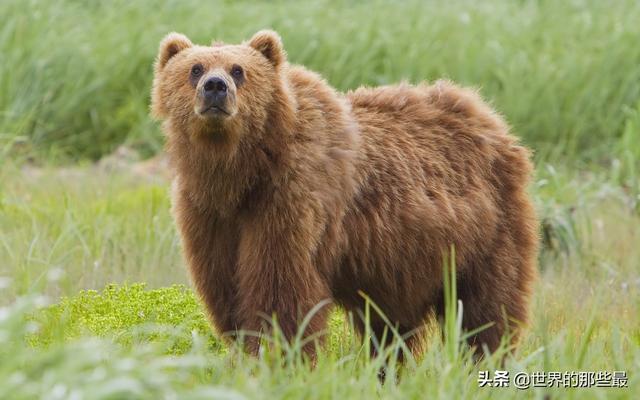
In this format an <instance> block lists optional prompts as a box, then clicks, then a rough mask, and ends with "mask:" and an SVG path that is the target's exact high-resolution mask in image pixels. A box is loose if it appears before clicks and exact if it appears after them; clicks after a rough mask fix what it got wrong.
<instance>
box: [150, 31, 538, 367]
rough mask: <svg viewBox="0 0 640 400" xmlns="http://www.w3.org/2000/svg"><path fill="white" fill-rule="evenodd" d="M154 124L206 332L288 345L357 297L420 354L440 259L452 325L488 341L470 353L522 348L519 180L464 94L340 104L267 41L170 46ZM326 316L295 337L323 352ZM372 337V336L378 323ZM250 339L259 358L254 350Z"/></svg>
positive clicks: (511, 158)
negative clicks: (272, 338)
mask: <svg viewBox="0 0 640 400" xmlns="http://www.w3.org/2000/svg"><path fill="white" fill-rule="evenodd" d="M152 112H153V114H154V115H155V116H156V117H157V118H159V119H161V120H163V121H164V131H165V132H166V136H167V144H166V149H167V152H168V155H169V158H170V163H171V165H172V167H173V169H174V174H175V177H174V182H173V194H172V201H173V213H174V216H175V220H176V222H177V225H178V228H179V232H180V235H181V238H182V243H183V247H184V252H185V255H186V261H187V264H188V266H189V269H190V272H191V276H192V280H193V283H194V285H195V287H196V289H197V291H198V293H199V295H200V296H201V298H202V300H203V302H204V303H205V305H206V308H207V310H208V313H209V316H210V318H211V320H212V322H213V323H214V325H215V326H216V327H217V328H218V330H219V331H221V332H238V331H250V332H264V331H265V329H269V325H268V324H267V323H266V322H265V321H271V318H272V317H275V318H276V320H277V323H278V324H279V327H280V329H281V332H282V333H283V335H284V336H285V337H286V338H287V339H292V338H293V337H294V336H295V335H296V334H297V333H298V330H299V326H300V323H301V321H302V319H303V318H304V317H305V315H307V313H309V312H310V310H312V309H313V308H314V306H316V305H318V304H319V303H322V302H323V300H326V299H329V300H330V302H331V303H333V304H336V305H339V306H342V307H344V308H345V309H346V310H348V311H352V312H354V315H356V316H357V315H361V314H362V310H363V307H365V300H364V297H363V295H362V294H365V295H366V296H368V297H369V298H370V299H371V300H372V302H373V303H375V304H376V305H377V306H378V307H379V308H380V309H381V310H382V312H383V314H384V315H385V316H386V317H387V318H388V320H389V322H391V324H393V326H395V327H397V329H398V332H399V333H400V334H402V335H406V336H407V337H406V344H407V347H408V348H409V349H410V350H411V351H413V352H418V351H419V350H420V349H421V337H422V336H423V335H411V333H412V332H416V331H420V329H421V327H423V326H424V324H425V322H426V321H428V320H430V317H431V316H433V315H435V316H438V315H442V313H443V259H444V258H445V257H446V255H447V254H448V252H449V249H450V248H451V246H453V247H454V248H455V253H456V268H457V284H458V295H459V299H460V300H461V301H462V302H463V327H464V328H465V329H466V330H474V329H476V328H478V327H481V326H483V325H485V324H489V325H490V326H489V328H487V329H484V330H482V331H480V332H479V333H477V334H476V335H474V336H473V337H471V339H470V342H471V344H472V345H476V349H481V348H482V347H483V346H481V345H485V346H486V348H488V350H490V351H492V350H495V349H496V348H497V346H498V345H499V343H500V341H501V337H502V336H503V334H504V333H505V332H506V331H507V330H508V331H509V332H510V333H512V335H511V336H510V337H511V338H512V340H513V341H515V340H516V339H517V337H518V332H519V331H520V329H521V326H522V324H524V323H525V322H526V321H527V311H528V307H529V300H530V295H531V287H532V281H533V280H534V278H535V276H536V265H535V262H536V248H537V242H538V238H537V220H536V217H535V214H534V208H533V206H532V202H531V200H530V198H529V196H528V194H527V185H528V182H529V180H530V175H531V174H532V165H531V162H530V160H529V158H530V154H529V151H527V150H526V149H525V148H524V147H522V146H520V145H519V144H518V142H517V140H516V138H515V137H514V136H512V135H511V134H510V133H509V128H508V127H507V125H506V124H505V123H504V122H503V120H502V119H501V118H500V117H499V116H498V115H497V114H496V113H495V112H494V111H492V110H491V108H489V107H488V106H487V105H486V104H485V103H484V102H483V101H482V99H481V98H480V97H479V96H478V95H477V94H476V92H474V91H471V90H467V89H461V88H459V87H456V86H455V85H453V84H451V83H448V82H437V83H435V84H433V85H427V84H420V85H417V86H412V85H409V84H406V83H403V84H399V85H392V86H384V87H378V88H360V89H357V90H355V91H353V92H349V93H347V94H342V93H338V92H337V91H336V90H334V89H333V88H331V87H330V86H329V85H328V84H327V82H326V81H325V80H324V79H322V77H320V76H319V75H318V74H315V73H313V72H310V71H309V70H307V69H305V68H303V67H301V66H296V65H292V64H289V63H288V62H287V59H286V54H285V51H284V49H283V46H282V42H281V39H280V37H279V36H278V35H277V34H276V33H275V32H272V31H261V32H258V33H257V34H255V35H254V36H253V38H252V39H251V40H249V41H248V42H246V43H242V44H240V45H227V44H222V43H219V42H216V43H214V44H212V45H211V46H199V45H194V44H192V43H191V41H190V40H189V39H188V38H187V37H185V36H184V35H181V34H177V33H171V34H169V35H168V36H167V37H165V39H164V40H163V41H162V43H161V44H160V50H159V54H158V57H157V61H156V64H155V78H154V83H153V89H152ZM328 311H329V307H321V308H320V309H319V310H318V311H317V312H316V313H315V314H314V315H313V318H312V319H311V322H310V324H309V325H308V326H307V328H306V331H305V332H302V333H303V334H304V335H306V336H310V335H313V336H314V337H315V336H318V335H319V334H320V333H321V332H322V331H323V330H324V329H325V322H326V316H327V313H328ZM355 320H356V322H357V324H356V325H357V328H358V330H360V331H362V329H364V324H363V323H362V322H358V321H360V320H359V319H358V318H355ZM370 324H371V327H372V330H373V333H374V334H375V335H376V336H377V338H378V339H379V338H381V337H382V336H383V331H384V329H385V326H386V324H385V323H384V321H383V318H382V317H381V316H379V315H378V314H376V313H375V312H372V313H371V320H370ZM361 333H362V332H361ZM387 337H390V335H388V336H387ZM245 339H246V341H245V346H246V349H247V350H248V351H249V352H250V353H253V354H255V353H257V352H258V350H259V343H260V340H259V339H258V338H257V337H251V336H249V337H247V338H245ZM383 345H384V343H383ZM305 351H306V352H307V354H308V355H309V356H310V357H312V358H313V357H314V356H315V353H314V352H315V346H312V345H308V346H306V347H305ZM479 351H482V350H479Z"/></svg>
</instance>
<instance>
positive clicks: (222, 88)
mask: <svg viewBox="0 0 640 400" xmlns="http://www.w3.org/2000/svg"><path fill="white" fill-rule="evenodd" d="M204 93H205V94H214V95H217V96H220V95H222V96H224V95H226V94H227V84H226V83H225V81H224V80H222V79H221V78H218V77H215V76H214V77H212V78H209V79H207V81H206V82H205V83H204Z"/></svg>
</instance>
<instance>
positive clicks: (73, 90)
mask: <svg viewBox="0 0 640 400" xmlns="http://www.w3.org/2000/svg"><path fill="white" fill-rule="evenodd" d="M0 15H2V20H3V24H2V25H1V26H0V60H1V62H0V398H2V399H5V398H6V399H30V398H52V399H53V398H56V399H57V398H59V399H68V398H74V399H76V398H77V399H80V398H82V399H85V398H86V399H94V398H96V399H98V398H100V399H103V398H109V399H120V398H149V399H156V398H167V399H170V398H181V399H182V398H221V399H242V398H264V399H273V398H290V399H297V398H309V399H321V398H384V399H387V398H389V399H405V398H442V399H451V398H514V397H528V398H549V396H550V397H551V398H580V399H582V398H629V399H632V398H635V396H637V394H638V393H640V376H638V374H637V371H640V246H638V244H640V68H639V67H638V66H640V46H638V45H637V38H638V37H640V24H638V23H637V21H640V3H638V2H636V1H632V0H619V1H612V2H600V1H596V0H572V1H545V0H540V1H533V0H531V1H528V0H520V1H507V0H491V1H486V2H472V1H464V0H456V1H452V2H440V1H427V2H419V1H413V0H409V1H401V2H393V3H392V2H382V1H376V2H374V4H373V5H372V4H371V3H367V2H348V1H340V0H324V1H319V2H313V3H305V2H274V3H271V2H270V3H266V2H258V1H255V0H253V1H241V2H230V1H229V2H207V3H206V4H204V3H203V2H197V1H193V0H188V1H163V2H162V3H161V4H160V5H158V4H156V3H153V2H150V1H140V2H125V1H122V0H116V1H113V2H86V1H75V0H53V1H35V0H30V1H17V0H5V1H2V2H0ZM264 27H271V28H274V29H276V30H278V31H279V32H280V34H281V35H282V37H283V40H284V43H285V47H286V49H287V51H288V55H289V59H290V60H291V61H292V62H295V63H300V64H304V65H306V66H308V67H310V68H312V69H314V70H316V71H318V72H320V73H322V74H323V75H324V76H325V77H326V78H327V80H328V81H329V82H330V83H331V84H332V85H334V86H335V87H337V88H339V89H340V90H349V89H353V88H356V87H358V86H359V85H380V84H387V83H393V82H397V81H400V80H408V81H411V82H420V81H423V80H427V81H433V80H435V79H439V78H448V79H452V80H455V81H457V82H460V83H462V84H465V85H470V86H474V87H477V88H479V90H480V91H481V93H482V95H483V96H484V97H485V98H487V99H488V100H489V101H490V102H491V103H492V104H493V105H494V106H495V107H496V109H498V110H499V111H500V112H501V113H502V114H503V115H504V116H505V118H506V119H507V120H508V121H509V123H510V124H511V125H512V127H513V131H514V132H515V133H516V134H517V135H518V136H520V137H521V138H522V141H523V143H525V144H526V145H528V146H530V147H531V148H532V149H533V150H534V151H535V156H534V157H535V162H536V166H537V168H536V176H535V179H534V183H533V185H532V187H531V193H532V195H533V196H534V198H535V200H536V205H537V209H538V213H539V216H540V218H541V221H542V227H541V232H540V234H541V238H542V249H541V253H540V258H539V259H540V280H539V282H538V283H537V285H536V289H535V295H534V308H533V318H532V324H531V326H530V328H529V329H528V331H527V333H526V335H525V336H524V338H523V340H522V345H521V347H520V348H519V349H518V350H517V351H516V352H515V353H514V354H513V355H510V356H508V357H507V360H506V364H505V365H504V366H503V367H501V366H500V365H499V358H500V356H501V354H497V355H495V356H491V357H486V358H485V359H483V360H482V361H481V362H479V363H474V361H473V360H472V359H471V357H470V353H469V351H468V349H467V348H465V346H464V345H462V338H463V336H464V332H462V331H461V330H460V328H459V325H458V320H457V316H458V314H459V313H460V312H464V309H462V310H460V309H459V308H458V309H455V307H454V306H455V305H456V303H455V301H450V302H449V304H450V306H451V310H450V311H451V312H450V313H449V315H448V318H447V321H446V323H445V327H444V329H443V334H444V335H441V332H440V331H438V329H437V328H435V327H434V328H433V329H432V330H431V331H430V333H429V350H428V351H427V352H426V353H425V355H424V356H423V357H421V358H419V359H415V360H413V359H411V360H410V361H409V362H408V363H407V365H405V366H404V367H402V368H401V371H400V372H399V379H398V380H394V379H388V380H387V381H386V383H385V384H384V385H381V384H380V382H379V380H378V378H377V371H378V369H379V368H380V366H381V360H379V359H374V360H371V359H369V358H368V357H367V356H366V354H368V352H366V351H364V350H363V347H362V345H361V343H360V342H359V341H358V340H357V338H355V337H354V334H353V332H352V330H351V329H350V327H349V324H348V323H347V322H345V316H344V315H343V314H341V313H340V312H339V310H337V311H336V313H335V314H334V315H333V317H332V320H331V324H330V330H329V331H328V332H327V335H328V338H329V339H328V348H327V350H326V351H324V352H322V353H321V355H320V358H319V360H318V363H317V365H316V366H315V368H310V367H309V366H308V365H306V364H305V363H304V362H303V361H302V359H301V357H300V352H299V346H296V345H295V344H294V345H292V346H287V344H286V343H282V342H280V341H278V340H277V337H276V338H274V342H275V343H276V346H275V347H276V348H278V346H280V347H281V348H282V347H283V348H284V352H283V353H284V354H281V352H268V351H267V352H265V353H264V354H263V355H262V356H261V357H260V358H259V359H253V358H250V357H246V356H245V355H243V354H242V353H241V352H240V351H238V349H236V348H235V347H233V346H228V345H226V344H224V343H223V342H222V341H221V340H220V338H219V337H218V336H217V335H215V334H212V332H211V330H210V328H209V326H208V324H207V321H206V319H205V317H204V313H203V309H202V307H201V306H200V303H199V302H198V299H197V298H196V297H195V295H194V294H193V292H192V291H191V289H190V283H189V281H188V278H187V274H186V270H185V267H184V263H183V260H182V257H181V250H180V244H179V240H178V238H177V235H176V231H175V227H174V224H173V221H172V219H171V216H170V213H169V207H170V204H169V196H168V193H169V182H168V180H167V179H166V177H165V176H164V174H162V173H159V172H157V171H154V172H150V173H149V172H147V170H145V169H143V168H140V167H141V166H143V165H144V163H143V162H142V160H144V159H145V158H147V157H151V156H154V155H155V154H158V153H161V148H162V143H163V138H162V135H161V133H160V128H159V126H158V124H157V123H156V122H154V121H153V120H151V118H150V117H149V115H148V102H149V95H148V92H149V88H150V84H151V74H152V63H153V58H154V56H155V53H156V51H157V46H158V42H159V40H160V39H161V38H162V37H163V35H164V34H166V33H167V32H169V31H180V32H184V33H185V34H187V35H188V36H190V37H191V38H192V39H193V40H194V41H196V42H201V43H208V42H210V41H211V39H213V38H216V39H221V40H224V41H228V42H237V41H240V40H243V39H246V38H248V37H250V35H251V34H252V33H253V32H254V31H257V30H258V29H261V28H264ZM120 146H124V147H120ZM119 147H120V149H126V151H116V149H118V148H119ZM114 152H115V153H114ZM114 154H115V155H114ZM347 319H348V318H347ZM441 336H444V340H440V338H441ZM504 351H506V348H505V347H503V348H502V349H501V350H500V352H504ZM395 367H396V366H394V365H392V366H391V374H390V375H393V372H394V368H395ZM496 369H505V370H508V371H510V372H511V373H512V374H515V373H517V372H519V371H526V372H528V373H532V372H536V371H547V372H549V371H609V372H611V371H626V372H627V376H628V382H627V386H628V387H626V388H606V387H598V388H596V387H592V388H573V389H562V388H543V387H538V388H530V389H527V390H519V389H517V388H515V387H513V385H511V387H508V388H497V387H493V388H491V387H480V385H479V384H478V373H479V371H485V370H486V371H491V372H494V371H495V370H496Z"/></svg>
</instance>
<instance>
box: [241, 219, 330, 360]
mask: <svg viewBox="0 0 640 400" xmlns="http://www.w3.org/2000/svg"><path fill="white" fill-rule="evenodd" d="M298 211H300V210H298ZM290 212H291V209H289V210H287V214H285V215H284V217H283V215H278V214H277V213H276V212H266V213H263V214H262V215H261V216H260V217H259V218H252V219H251V220H250V221H246V223H245V224H243V226H242V227H241V238H240V246H239V249H238V270H237V274H236V278H237V289H238V308H237V312H238V316H237V318H238V320H239V321H241V326H240V328H241V330H243V331H245V332H246V333H247V335H246V336H245V348H246V350H247V351H248V352H249V353H250V354H254V355H257V354H258V352H259V348H260V338H259V337H257V336H256V335H255V333H260V334H265V333H266V334H270V333H271V332H272V327H271V321H272V317H274V316H275V319H276V321H277V324H278V327H279V329H280V331H281V333H282V334H283V336H284V338H285V339H286V340H287V341H288V342H289V343H291V342H292V339H294V338H295V337H296V335H297V334H298V333H299V329H301V327H300V325H301V323H302V321H303V319H304V318H305V317H306V316H307V315H308V314H309V312H310V311H312V309H313V308H314V307H315V306H316V305H318V304H320V303H321V302H323V301H325V300H327V299H329V298H330V293H329V289H328V287H327V284H326V282H324V280H323V279H322V278H321V276H320V274H319V273H318V271H317V269H316V268H315V266H314V265H313V262H312V256H313V253H314V251H315V247H314V246H315V245H316V243H317V240H316V238H315V237H314V235H313V232H314V226H313V223H314V219H313V218H312V216H311V215H310V214H307V215H306V217H307V218H305V215H301V213H298V214H296V215H295V216H294V215H290V214H289V213H290ZM296 217H297V218H296ZM316 221H317V220H316ZM328 309H329V307H327V306H324V307H321V308H320V309H319V310H316V312H315V313H314V314H313V317H312V318H311V320H310V322H309V324H308V325H307V326H306V329H305V331H304V334H303V335H302V341H303V343H304V342H306V343H305V344H304V347H303V351H304V352H305V354H306V355H307V356H309V358H310V359H311V360H314V359H315V350H316V346H315V343H314V342H315V341H316V340H319V341H320V342H322V334H323V333H324V332H323V330H324V328H325V325H326V317H327V313H328Z"/></svg>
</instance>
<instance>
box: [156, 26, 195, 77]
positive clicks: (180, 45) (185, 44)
mask: <svg viewBox="0 0 640 400" xmlns="http://www.w3.org/2000/svg"><path fill="white" fill-rule="evenodd" d="M191 46H193V43H191V40H189V38H188V37H186V36H185V35H183V34H181V33H176V32H171V33H170V34H168V35H167V36H165V37H164V39H162V42H160V50H159V51H158V59H157V61H156V68H157V70H161V69H162V68H164V66H165V65H166V64H167V62H168V61H169V60H170V59H171V57H173V56H175V55H176V54H178V53H180V52H181V51H182V50H184V49H187V48H189V47H191Z"/></svg>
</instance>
